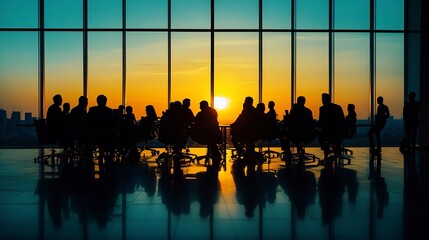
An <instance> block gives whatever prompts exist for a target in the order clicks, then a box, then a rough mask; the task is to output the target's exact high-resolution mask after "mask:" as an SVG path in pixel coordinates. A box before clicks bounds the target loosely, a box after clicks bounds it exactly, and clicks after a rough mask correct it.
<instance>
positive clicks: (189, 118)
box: [182, 98, 195, 130]
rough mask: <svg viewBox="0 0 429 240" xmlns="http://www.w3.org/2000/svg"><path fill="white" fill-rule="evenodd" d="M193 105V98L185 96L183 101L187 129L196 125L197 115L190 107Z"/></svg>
mask: <svg viewBox="0 0 429 240" xmlns="http://www.w3.org/2000/svg"><path fill="white" fill-rule="evenodd" d="M190 106H191V100H190V99H189V98H185V99H183V101H182V108H183V121H184V124H185V126H186V129H188V130H189V129H191V128H192V126H193V125H194V121H195V115H194V113H193V112H192V110H191V109H190V108H189V107H190Z"/></svg>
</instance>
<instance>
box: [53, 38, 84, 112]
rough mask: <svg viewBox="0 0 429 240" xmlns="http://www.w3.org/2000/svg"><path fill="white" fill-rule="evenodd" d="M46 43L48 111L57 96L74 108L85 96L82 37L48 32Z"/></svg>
mask: <svg viewBox="0 0 429 240" xmlns="http://www.w3.org/2000/svg"><path fill="white" fill-rule="evenodd" d="M45 41H46V42H45V45H46V46H45V64H46V65H45V97H46V102H45V110H47V109H48V107H49V106H50V105H51V104H52V97H53V96H54V95H55V94H61V96H62V97H63V103H65V102H68V103H70V105H71V107H74V106H76V105H77V103H78V98H79V97H80V96H81V95H83V77H82V76H83V72H82V65H83V63H82V55H83V52H82V33H75V32H47V33H46V38H45Z"/></svg>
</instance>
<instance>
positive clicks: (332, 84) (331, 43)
mask: <svg viewBox="0 0 429 240" xmlns="http://www.w3.org/2000/svg"><path fill="white" fill-rule="evenodd" d="M334 1H335V0H329V94H331V96H332V99H335V96H334V95H335V59H334V54H335V47H334V39H335V36H334V32H333V28H334V17H335V16H334V13H335V11H334V7H335V2H334Z"/></svg>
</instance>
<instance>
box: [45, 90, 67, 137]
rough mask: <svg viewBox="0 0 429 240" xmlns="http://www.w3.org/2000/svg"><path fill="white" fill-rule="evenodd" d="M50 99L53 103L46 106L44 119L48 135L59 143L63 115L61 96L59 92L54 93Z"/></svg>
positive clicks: (62, 127) (62, 128) (62, 126)
mask: <svg viewBox="0 0 429 240" xmlns="http://www.w3.org/2000/svg"><path fill="white" fill-rule="evenodd" d="M52 99H53V101H54V103H53V104H52V105H51V106H49V108H48V112H47V114H46V121H47V125H48V131H49V136H50V137H51V138H52V140H54V141H55V142H56V143H60V142H61V139H62V134H63V130H64V117H63V114H62V113H61V112H62V111H61V104H62V103H63V98H62V97H61V95H60V94H56V95H55V96H54V97H53V98H52Z"/></svg>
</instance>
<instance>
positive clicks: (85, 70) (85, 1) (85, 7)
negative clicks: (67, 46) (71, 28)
mask: <svg viewBox="0 0 429 240" xmlns="http://www.w3.org/2000/svg"><path fill="white" fill-rule="evenodd" d="M82 7H83V14H82V15H83V35H82V38H83V39H82V40H83V44H82V45H83V46H82V51H83V61H82V63H83V71H82V72H83V96H85V97H87V96H88V0H83V5H82Z"/></svg>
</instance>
